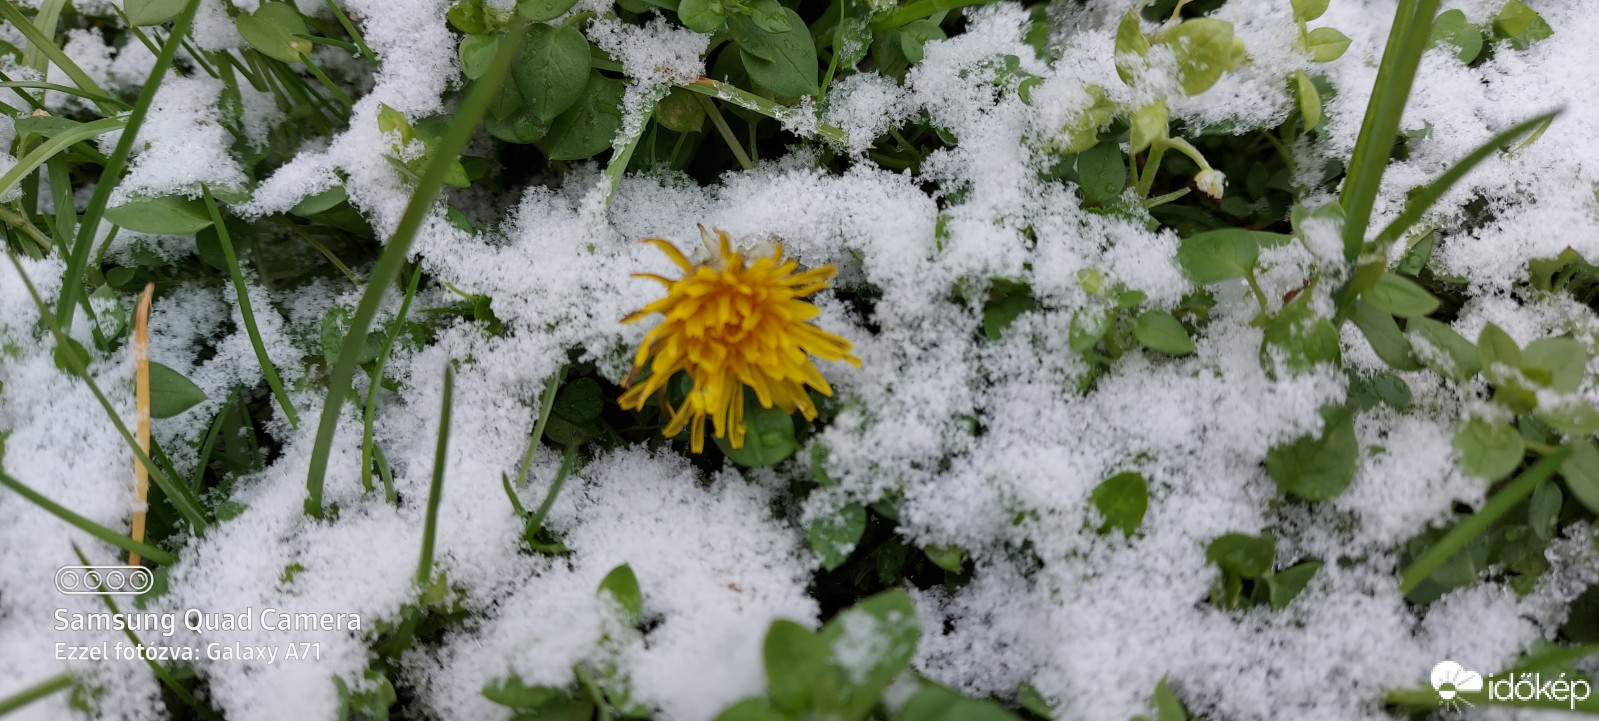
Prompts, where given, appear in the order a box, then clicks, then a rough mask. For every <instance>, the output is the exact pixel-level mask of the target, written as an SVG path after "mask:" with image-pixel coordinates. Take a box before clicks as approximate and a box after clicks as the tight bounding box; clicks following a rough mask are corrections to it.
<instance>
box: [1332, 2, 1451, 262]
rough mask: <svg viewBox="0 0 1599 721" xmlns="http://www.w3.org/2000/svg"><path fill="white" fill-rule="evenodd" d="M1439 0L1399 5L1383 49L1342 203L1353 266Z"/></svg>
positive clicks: (1347, 249) (1347, 252)
mask: <svg viewBox="0 0 1599 721" xmlns="http://www.w3.org/2000/svg"><path fill="white" fill-rule="evenodd" d="M1437 14H1438V0H1400V2H1399V8H1398V10H1396V11H1395V12H1394V25H1393V30H1392V31H1391V32H1389V34H1388V46H1387V47H1386V48H1385V49H1384V50H1383V55H1382V64H1381V65H1380V66H1379V67H1378V69H1377V81H1376V84H1375V85H1374V86H1373V87H1372V93H1371V102H1369V103H1368V104H1367V105H1366V117H1365V120H1363V121H1362V122H1361V124H1360V136H1359V137H1358V138H1357V139H1356V140H1355V149H1354V152H1353V153H1351V155H1350V159H1349V172H1348V175H1347V176H1346V177H1345V179H1344V188H1343V192H1341V193H1340V194H1339V197H1338V200H1339V202H1340V203H1342V204H1343V206H1344V215H1345V222H1344V259H1345V260H1347V261H1351V262H1353V261H1354V260H1355V259H1356V258H1358V257H1359V256H1360V250H1361V248H1362V246H1363V245H1364V244H1365V240H1366V227H1367V226H1368V225H1370V223H1371V209H1372V207H1373V205H1375V204H1376V202H1377V189H1378V186H1379V185H1380V184H1381V183H1382V174H1383V170H1384V169H1385V168H1387V166H1388V158H1389V156H1391V155H1392V154H1393V148H1394V139H1395V138H1396V137H1397V136H1398V134H1399V118H1400V116H1401V115H1402V114H1403V113H1404V111H1405V101H1406V100H1407V99H1408V98H1409V97H1410V86H1411V84H1412V83H1413V82H1414V81H1415V79H1416V67H1417V66H1418V65H1419V64H1420V63H1421V54H1422V53H1423V52H1424V51H1426V49H1427V44H1428V41H1429V39H1430V38H1429V34H1430V33H1431V32H1432V19H1433V16H1435V15H1437Z"/></svg>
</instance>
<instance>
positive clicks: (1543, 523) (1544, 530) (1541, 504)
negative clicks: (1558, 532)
mask: <svg viewBox="0 0 1599 721" xmlns="http://www.w3.org/2000/svg"><path fill="white" fill-rule="evenodd" d="M1564 501H1565V494H1563V493H1561V492H1560V486H1559V485H1557V484H1554V483H1549V482H1547V481H1546V482H1544V483H1540V484H1538V487H1537V488H1534V489H1532V497H1530V498H1528V499H1527V526H1528V527H1529V528H1531V529H1532V533H1533V535H1535V536H1537V537H1538V538H1539V539H1541V540H1544V541H1548V540H1550V539H1552V538H1554V537H1555V525H1556V524H1557V523H1558V522H1559V521H1560V505H1561V504H1562V503H1563V502H1564Z"/></svg>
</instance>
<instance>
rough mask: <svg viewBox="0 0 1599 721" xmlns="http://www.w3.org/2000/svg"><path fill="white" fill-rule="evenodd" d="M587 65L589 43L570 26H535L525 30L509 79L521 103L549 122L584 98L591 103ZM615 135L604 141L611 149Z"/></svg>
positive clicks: (592, 84) (593, 90)
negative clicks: (520, 96)
mask: <svg viewBox="0 0 1599 721" xmlns="http://www.w3.org/2000/svg"><path fill="white" fill-rule="evenodd" d="M589 63H590V54H589V41H588V39H587V38H585V37H583V33H582V31H580V30H578V29H577V28H575V27H573V26H571V25H562V26H560V27H551V26H549V25H534V26H533V27H532V28H530V29H529V30H528V33H527V41H526V42H525V43H524V44H523V45H522V54H521V55H519V56H518V57H517V59H516V64H514V65H512V66H511V79H512V80H514V81H515V82H516V90H517V92H518V93H520V94H521V95H522V102H523V103H524V104H525V105H526V106H527V107H530V108H532V109H533V111H534V112H535V113H537V114H538V116H539V119H541V120H544V121H546V122H548V121H551V120H554V119H555V118H556V116H558V115H560V114H561V113H563V112H565V111H566V110H567V109H568V108H571V107H573V105H574V104H575V103H577V101H578V99H579V98H581V97H583V96H584V95H585V94H586V95H588V96H590V101H591V103H592V101H593V97H592V96H593V95H594V94H595V93H596V91H597V87H596V85H595V79H594V76H593V75H591V74H590V72H589ZM595 75H597V74H595ZM601 79H603V76H601ZM614 134H615V130H614V129H613V130H612V132H611V133H610V134H609V135H607V136H606V137H605V145H606V147H609V146H610V144H611V137H610V135H614ZM603 149H604V148H601V150H603ZM597 152H599V150H595V151H594V152H593V153H588V154H586V155H581V156H577V157H583V158H586V157H588V156H589V155H593V154H594V153H597ZM557 159H558V160H572V159H575V158H557Z"/></svg>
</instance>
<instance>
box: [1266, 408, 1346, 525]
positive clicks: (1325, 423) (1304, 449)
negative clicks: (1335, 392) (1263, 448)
mask: <svg viewBox="0 0 1599 721" xmlns="http://www.w3.org/2000/svg"><path fill="white" fill-rule="evenodd" d="M1321 420H1322V429H1321V435H1319V436H1310V435H1307V436H1301V437H1299V438H1298V439H1295V440H1294V441H1293V442H1292V443H1289V444H1287V445H1283V446H1277V447H1276V448H1273V449H1271V450H1269V451H1267V452H1266V472H1267V473H1268V474H1270V475H1271V478H1272V480H1274V481H1276V482H1277V487H1278V488H1281V489H1282V490H1283V491H1285V492H1287V493H1291V494H1293V495H1295V496H1298V497H1300V498H1303V499H1305V500H1307V501H1325V500H1327V499H1329V498H1332V497H1334V496H1337V495H1338V494H1340V493H1343V491H1344V489H1345V488H1347V487H1349V483H1350V481H1353V480H1355V469H1356V467H1357V466H1358V465H1359V460H1360V446H1359V443H1358V442H1357V441H1356V438H1355V416H1354V414H1353V413H1351V412H1350V411H1349V409H1348V408H1346V407H1344V406H1343V405H1341V404H1331V405H1326V406H1322V408H1321Z"/></svg>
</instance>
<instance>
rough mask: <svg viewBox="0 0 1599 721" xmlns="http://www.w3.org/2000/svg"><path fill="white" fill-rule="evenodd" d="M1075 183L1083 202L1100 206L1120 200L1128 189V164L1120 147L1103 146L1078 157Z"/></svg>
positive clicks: (1091, 149) (1105, 144) (1116, 145)
mask: <svg viewBox="0 0 1599 721" xmlns="http://www.w3.org/2000/svg"><path fill="white" fill-rule="evenodd" d="M1077 183H1078V185H1079V186H1081V187H1082V189H1083V200H1085V201H1087V202H1089V203H1092V204H1095V205H1103V204H1105V203H1108V202H1110V201H1112V200H1115V199H1116V198H1118V197H1120V196H1121V194H1122V190H1123V189H1125V188H1126V187H1127V162H1126V160H1125V159H1124V158H1123V157H1122V151H1121V147H1120V145H1119V144H1117V143H1115V142H1105V143H1100V144H1098V145H1095V146H1094V147H1092V148H1089V149H1087V150H1085V151H1083V152H1082V153H1080V154H1078V156H1077Z"/></svg>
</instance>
